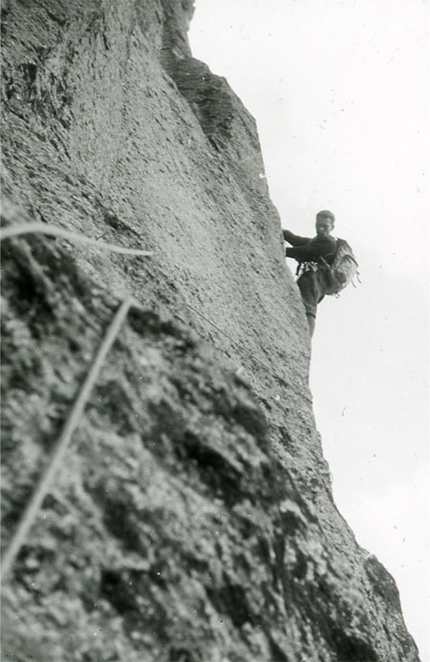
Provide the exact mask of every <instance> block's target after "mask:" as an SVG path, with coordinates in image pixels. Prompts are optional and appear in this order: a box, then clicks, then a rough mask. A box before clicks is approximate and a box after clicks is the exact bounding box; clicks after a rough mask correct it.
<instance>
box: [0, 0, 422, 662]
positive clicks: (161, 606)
mask: <svg viewBox="0 0 430 662" xmlns="http://www.w3.org/2000/svg"><path fill="white" fill-rule="evenodd" d="M192 11H193V7H192V2H190V1H188V0H182V2H181V1H179V0H162V1H157V0H152V1H151V0H147V1H146V2H143V0H142V1H137V0H117V1H115V2H111V1H107V0H106V1H101V0H97V1H96V0H88V1H85V2H84V1H83V0H82V1H77V0H75V1H73V0H72V1H68V2H66V1H65V0H64V1H63V0H56V1H54V0H39V1H38V2H34V1H32V2H29V1H24V0H21V1H18V0H10V1H9V2H4V3H3V8H2V21H3V23H2V31H3V38H2V48H3V58H4V68H3V79H2V85H3V107H2V114H3V123H2V124H3V136H2V143H3V175H2V177H3V199H4V211H3V220H4V222H5V223H6V224H13V223H19V222H26V221H31V220H32V221H34V220H37V221H41V222H46V223H50V224H56V225H58V226H61V227H64V228H67V229H72V230H74V231H76V232H78V233H82V234H84V235H85V236H87V237H93V238H94V239H98V240H100V241H108V242H110V243H116V244H119V245H123V246H127V247H133V248H143V249H145V250H150V251H152V252H153V255H152V257H149V258H143V257H132V258H130V257H127V256H121V255H112V254H108V253H105V252H104V251H102V250H101V249H99V248H98V247H97V246H93V247H88V246H81V245H79V244H74V243H72V242H69V241H66V240H59V239H53V238H52V237H48V236H44V235H25V236H22V237H16V238H13V239H8V240H5V241H4V242H2V254H3V256H2V259H3V299H2V302H3V315H2V327H3V328H2V332H3V348H2V349H3V381H2V386H3V391H4V394H3V436H2V439H3V442H2V464H3V480H2V491H3V496H2V511H3V512H2V545H3V549H4V548H5V547H7V545H8V542H9V540H10V539H11V535H12V532H13V530H14V527H15V525H16V523H17V521H18V519H19V516H20V514H21V513H22V510H23V507H24V504H25V503H27V501H28V498H29V495H30V494H31V490H32V488H33V486H34V484H35V482H36V481H37V478H38V476H39V475H40V473H41V472H42V471H43V469H44V467H46V464H47V462H48V458H49V452H50V450H51V449H52V447H53V445H54V443H55V441H56V439H57V437H58V434H59V431H60V430H61V426H62V424H63V422H64V419H65V417H66V416H67V412H68V410H69V407H70V406H71V403H72V402H73V401H74V399H75V398H76V395H77V392H78V389H79V385H80V384H81V382H82V380H83V378H84V376H85V374H86V372H87V370H88V368H89V365H90V362H91V358H92V356H93V354H94V352H95V351H96V348H97V347H98V345H99V343H100V340H101V338H102V335H103V333H104V331H105V329H106V327H107V325H108V324H109V322H110V320H111V318H112V315H113V314H114V312H115V310H116V308H117V307H118V304H119V302H120V301H121V299H122V298H123V297H124V296H125V295H126V293H132V294H133V295H134V296H135V297H136V298H137V299H138V300H139V301H140V302H141V305H142V308H143V310H136V309H135V310H133V311H131V312H130V314H129V316H128V318H127V321H126V323H125V324H124V326H123V328H122V330H121V332H120V334H119V337H118V339H117V341H116V343H115V345H114V347H113V349H112V350H111V352H110V354H109V356H108V358H107V361H106V364H105V366H104V368H103V371H102V373H101V376H100V378H99V380H98V382H97V385H96V387H95V389H94V391H93V392H92V395H91V398H90V402H89V403H88V405H87V407H86V410H85V414H84V416H83V418H82V421H81V423H80V426H79V429H78V431H77V432H76V433H75V435H74V438H73V442H72V444H71V447H70V449H69V451H68V455H67V458H66V461H65V462H64V463H63V465H62V468H61V470H60V472H59V474H58V475H57V477H56V479H55V483H54V484H53V486H52V488H51V491H50V494H49V496H48V497H47V498H46V499H45V501H44V504H43V508H42V510H41V512H40V515H39V517H38V518H37V521H36V523H35V525H34V527H33V528H32V530H31V532H30V535H29V537H28V538H27V540H26V543H25V546H24V547H23V549H22V550H21V553H20V555H19V557H18V558H17V561H16V564H15V566H14V570H13V573H12V575H11V577H10V579H9V580H8V582H7V583H5V586H4V590H3V659H5V660H8V661H10V662H12V661H13V662H27V660H35V661H37V662H49V661H52V662H59V661H63V660H64V662H72V661H79V662H81V661H82V662H103V661H106V662H107V661H112V662H114V661H121V662H123V661H124V662H125V661H126V662H137V661H139V662H141V661H142V660H148V661H154V662H155V661H160V662H161V661H164V660H166V661H168V662H199V661H203V660H204V661H208V662H227V661H228V662H241V661H243V662H245V661H246V662H249V661H250V660H252V661H255V662H259V661H261V662H267V661H273V662H299V661H303V660H307V662H320V661H322V662H329V661H332V660H333V661H339V662H347V661H350V662H359V661H361V662H372V661H375V662H396V661H398V662H406V661H411V662H412V661H417V660H418V652H417V649H416V646H415V644H414V642H413V640H412V638H411V637H410V635H409V634H408V632H407V630H406V628H405V625H404V622H403V618H402V614H401V608H400V602H399V596H398V591H397V588H396V585H395V583H394V581H393V579H392V578H391V576H390V575H389V573H388V572H387V571H386V570H385V569H384V568H383V566H382V565H381V564H380V563H379V562H378V561H377V559H376V558H375V557H373V556H371V555H369V553H368V552H366V551H365V550H363V549H361V548H360V547H359V546H358V545H357V543H356V541H355V538H354V535H353V533H352V532H351V530H350V529H349V527H348V525H347V524H346V523H345V521H344V520H343V518H342V517H341V515H340V514H339V512H338V511H337V509H336V506H335V505H334V503H333V499H332V495H331V486H330V477H329V471H328V467H327V464H326V462H325V460H324V457H323V455H322V450H321V444H320V438H319V435H318V432H317V431H316V427H315V422H314V418H313V412H312V400H311V394H310V392H309V389H308V385H307V384H308V368H309V356H310V347H309V339H308V333H307V324H306V319H305V316H304V313H303V310H302V305H301V302H300V298H299V294H298V292H297V288H296V286H295V284H294V279H293V277H292V275H291V274H290V272H289V271H288V269H287V268H286V266H285V262H284V257H283V251H282V242H281V232H280V221H279V217H278V214H277V211H276V209H275V208H274V206H273V204H272V203H271V201H270V199H269V197H268V190H267V186H266V183H265V177H264V164H263V161H262V157H261V152H260V146H259V141H258V134H257V130H256V126H255V122H254V120H253V118H252V117H251V116H250V115H249V113H248V112H247V111H246V109H245V108H244V107H243V105H242V103H241V102H240V100H239V99H238V98H237V97H236V95H235V94H234V93H233V92H232V90H231V89H230V88H229V86H228V84H227V82H226V81H225V80H224V79H222V78H220V77H218V76H215V75H213V74H212V73H211V72H210V70H209V69H208V67H207V66H206V65H205V64H203V63H201V62H199V61H198V60H195V59H194V58H192V54H191V52H190V49H189V46H188V42H187V37H186V31H187V28H188V25H189V21H190V19H191V16H192ZM345 443H347V440H345Z"/></svg>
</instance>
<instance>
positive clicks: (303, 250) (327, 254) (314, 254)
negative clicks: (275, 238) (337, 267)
mask: <svg viewBox="0 0 430 662" xmlns="http://www.w3.org/2000/svg"><path fill="white" fill-rule="evenodd" d="M282 233H283V235H284V239H285V241H288V243H290V244H292V246H293V248H287V249H286V251H285V255H286V256H287V257H293V258H294V259H295V260H297V261H298V262H316V261H317V260H318V258H320V257H324V258H325V260H326V261H327V262H328V264H332V262H333V260H334V256H335V253H336V239H335V238H334V237H313V238H310V237H299V236H298V235H296V234H293V233H292V232H290V231H289V230H283V231H282Z"/></svg>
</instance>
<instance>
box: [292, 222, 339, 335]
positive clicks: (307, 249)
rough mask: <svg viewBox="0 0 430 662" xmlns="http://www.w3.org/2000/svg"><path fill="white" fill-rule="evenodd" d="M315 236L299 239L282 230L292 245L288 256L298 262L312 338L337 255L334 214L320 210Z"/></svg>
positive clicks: (301, 288)
mask: <svg viewBox="0 0 430 662" xmlns="http://www.w3.org/2000/svg"><path fill="white" fill-rule="evenodd" d="M315 227H316V231H317V234H316V237H313V238H312V239H311V238H310V237H299V236H298V235H295V234H293V233H292V232H290V231H289V230H283V231H282V233H283V235H284V239H285V241H287V242H288V243H289V244H291V245H292V248H287V249H286V251H285V255H286V256H287V257H292V258H294V259H295V260H297V262H298V263H299V265H298V267H297V272H296V273H297V274H298V275H299V277H298V279H297V285H298V287H299V289H300V294H301V295H302V300H303V304H304V306H305V311H306V317H307V319H308V324H309V333H310V335H311V337H312V336H313V333H314V330H315V319H316V314H317V305H318V304H319V303H320V301H322V300H323V299H324V296H325V294H326V293H327V289H328V287H329V277H330V274H329V271H330V270H329V269H328V268H327V264H332V263H333V260H334V257H335V254H336V239H335V238H334V237H332V236H331V232H332V230H333V228H334V214H332V212H331V211H326V210H324V211H320V212H318V214H317V216H316V224H315Z"/></svg>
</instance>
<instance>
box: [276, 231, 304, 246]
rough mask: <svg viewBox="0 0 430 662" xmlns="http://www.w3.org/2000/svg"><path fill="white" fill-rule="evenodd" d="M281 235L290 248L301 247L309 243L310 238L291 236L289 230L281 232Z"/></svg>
mask: <svg viewBox="0 0 430 662" xmlns="http://www.w3.org/2000/svg"><path fill="white" fill-rule="evenodd" d="M282 234H283V237H284V240H285V241H288V243H289V244H291V245H292V246H303V244H307V243H308V241H310V240H311V239H310V237H299V235H297V234H293V233H292V232H290V231H289V230H282Z"/></svg>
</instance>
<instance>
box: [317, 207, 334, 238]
mask: <svg viewBox="0 0 430 662" xmlns="http://www.w3.org/2000/svg"><path fill="white" fill-rule="evenodd" d="M315 227H316V230H317V235H318V237H328V236H329V234H330V233H331V231H332V230H333V228H334V214H332V213H331V211H327V210H324V211H319V212H318V214H317V219H316V223H315Z"/></svg>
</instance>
